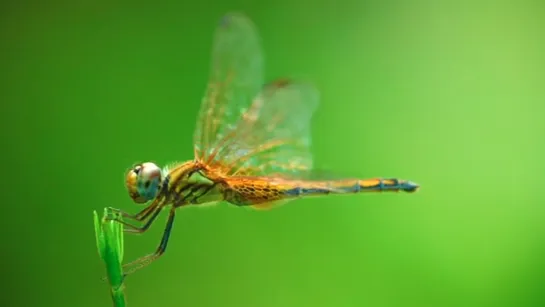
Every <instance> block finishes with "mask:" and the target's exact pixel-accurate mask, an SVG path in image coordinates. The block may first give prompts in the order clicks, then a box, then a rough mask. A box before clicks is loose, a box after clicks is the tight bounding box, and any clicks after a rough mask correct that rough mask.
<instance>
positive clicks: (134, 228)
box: [117, 207, 162, 233]
mask: <svg viewBox="0 0 545 307" xmlns="http://www.w3.org/2000/svg"><path fill="white" fill-rule="evenodd" d="M161 209H162V208H159V207H158V208H156V209H155V211H151V212H153V215H152V216H151V217H150V218H149V219H148V220H147V221H146V223H145V224H144V225H142V226H140V227H139V226H135V225H133V224H130V223H127V222H125V221H123V220H117V221H118V222H119V223H121V224H123V225H124V226H126V227H127V228H124V229H123V232H128V233H143V232H146V231H147V230H148V229H149V227H150V226H151V224H153V222H154V221H155V220H156V219H157V216H159V213H161Z"/></svg>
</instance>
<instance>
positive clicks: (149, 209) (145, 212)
mask: <svg viewBox="0 0 545 307" xmlns="http://www.w3.org/2000/svg"><path fill="white" fill-rule="evenodd" d="M157 204H158V202H157V201H154V202H153V203H151V205H149V206H147V207H146V208H144V209H143V210H141V211H140V212H138V213H136V214H131V213H127V212H125V211H123V210H121V209H117V208H112V207H109V208H108V209H109V210H110V211H111V212H113V213H115V214H120V215H121V216H122V217H123V218H126V219H130V220H136V221H139V222H141V221H143V220H145V219H146V218H147V217H148V216H149V215H150V214H152V213H153V209H155V207H157Z"/></svg>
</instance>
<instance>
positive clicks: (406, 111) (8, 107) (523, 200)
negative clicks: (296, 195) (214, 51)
mask: <svg viewBox="0 0 545 307" xmlns="http://www.w3.org/2000/svg"><path fill="white" fill-rule="evenodd" d="M231 10H239V11H243V12H244V13H246V14H247V15H248V16H250V18H252V19H253V20H254V21H255V23H256V25H257V27H258V28H259V31H260V33H261V36H262V39H263V46H264V50H265V53H266V67H267V71H266V76H267V78H268V79H271V78H275V77H278V76H299V77H304V78H306V79H309V80H312V81H313V82H315V83H316V85H317V86H318V88H319V89H320V91H321V95H322V96H321V106H320V109H319V110H318V112H317V114H316V116H315V118H314V121H313V139H314V143H313V148H314V153H315V164H316V166H317V167H319V168H322V169H323V168H327V169H332V170H333V171H335V172H337V173H339V174H343V173H345V174H354V173H356V174H358V175H360V176H361V177H363V178H366V177H375V176H384V177H391V176H395V177H400V178H404V179H410V180H414V181H416V182H418V183H420V184H421V185H422V189H421V191H420V192H419V193H417V194H413V195H409V194H404V193H399V194H376V195H354V196H340V197H325V198H318V199H308V200H299V201H297V202H293V203H290V205H287V206H283V207H281V208H279V209H277V210H273V211H267V212H254V211H251V210H242V209H240V208H236V207H232V206H227V205H220V206H217V207H213V208H206V209H200V208H189V209H186V210H183V212H182V213H180V214H179V215H178V218H177V221H176V223H175V225H174V230H173V234H172V237H171V242H170V245H169V249H168V251H167V253H166V255H165V256H164V257H163V258H162V259H161V260H159V261H158V262H156V263H154V264H153V265H152V266H150V267H148V268H146V269H144V270H142V271H140V272H138V274H135V275H133V276H131V277H130V278H129V279H128V280H127V283H126V285H127V295H128V300H129V306H134V307H136V306H163V307H167V306H237V307H242V306H252V307H255V306H258V307H267V306H282V307H284V306H286V307H287V306H341V307H342V306H374V307H375V306H376V307H378V306H545V292H544V286H545V261H544V259H545V223H544V219H545V196H543V190H542V189H543V183H544V182H545V181H544V180H543V178H544V174H545V159H544V158H543V157H545V138H544V137H545V120H544V115H545V35H543V33H544V29H545V5H544V4H543V3H542V2H540V1H525V2H524V1H511V2H505V1H504V2H498V1H480V2H470V1H468V2H455V3H454V2H434V1H384V2H381V1H353V2H348V1H341V2H334V1H315V2H303V1H291V0H277V1H268V2H261V3H260V2H258V1H236V0H227V1H219V0H218V1H209V0H203V1H195V2H191V3H189V2H180V1H170V2H162V1H161V2H147V3H146V2H129V1H125V3H122V2H116V3H114V2H109V1H103V0H99V1H72V2H66V3H65V2H60V1H59V2H53V1H48V2H47V3H44V2H38V1H35V2H30V1H19V2H16V1H11V2H3V3H2V4H1V9H0V11H1V13H0V14H1V18H0V25H1V34H0V35H1V36H0V38H1V42H2V43H1V49H0V52H1V62H0V65H1V78H2V80H1V90H0V95H1V96H0V97H1V100H2V112H1V113H2V119H3V120H2V121H1V125H2V136H3V137H2V147H3V148H4V149H3V151H2V155H3V160H4V163H6V165H5V166H4V168H3V169H4V171H5V172H4V174H3V175H2V179H3V180H2V186H3V195H4V209H3V213H4V214H3V226H2V227H3V228H4V229H3V231H2V237H3V247H2V251H3V254H4V255H3V257H4V261H3V263H2V270H3V274H2V278H3V280H4V282H5V283H6V284H5V286H4V287H3V294H2V296H1V298H0V300H1V302H0V303H2V305H3V306H110V305H111V301H110V298H109V296H108V288H107V286H106V284H104V283H102V282H101V281H100V278H101V276H103V275H104V267H103V263H101V262H100V260H99V258H98V255H97V251H96V247H95V241H94V240H95V239H94V232H93V221H92V212H93V210H99V212H102V208H103V207H105V206H114V207H118V208H122V209H124V210H127V211H131V212H136V211H138V210H140V209H141V207H138V206H137V205H134V204H132V203H131V200H130V199H129V197H128V195H127V192H126V191H125V187H124V175H125V171H126V170H127V169H128V168H129V167H130V166H132V164H133V163H135V162H141V161H149V160H151V161H155V162H156V163H158V164H160V165H163V164H165V163H169V162H173V161H183V160H187V159H191V158H192V154H193V151H192V139H193V136H192V133H193V129H194V124H195V119H196V115H197V111H198V108H199V104H200V101H201V97H202V95H203V93H204V89H205V85H206V81H207V77H208V69H209V60H210V49H211V44H212V35H213V31H214V29H215V25H216V22H217V21H218V19H219V18H220V17H221V16H222V15H223V14H224V13H225V12H227V11H231ZM165 218H166V216H164V215H163V216H162V217H161V218H160V219H159V222H158V223H157V224H156V225H155V227H153V228H152V229H151V230H150V232H149V233H147V234H146V235H143V236H128V237H126V244H125V250H126V256H125V260H126V261H129V260H132V259H134V258H137V257H139V256H141V255H143V254H146V253H149V252H151V251H153V250H154V249H155V247H156V246H157V244H158V243H159V240H160V236H161V233H162V230H163V222H164V221H165Z"/></svg>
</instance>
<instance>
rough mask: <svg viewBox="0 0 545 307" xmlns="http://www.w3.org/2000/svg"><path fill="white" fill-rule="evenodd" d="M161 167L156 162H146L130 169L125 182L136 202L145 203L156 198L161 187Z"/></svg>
mask: <svg viewBox="0 0 545 307" xmlns="http://www.w3.org/2000/svg"><path fill="white" fill-rule="evenodd" d="M161 181H162V175H161V169H160V168H159V167H158V166H157V165H155V163H151V162H146V163H141V164H137V165H135V166H134V167H133V168H132V169H130V170H129V172H128V173H127V176H126V180H125V184H126V185H127V190H128V191H129V195H130V196H131V198H132V200H133V201H134V202H135V203H138V204H143V203H146V202H148V201H150V200H152V199H154V198H155V197H156V196H157V194H158V193H159V189H160V187H161Z"/></svg>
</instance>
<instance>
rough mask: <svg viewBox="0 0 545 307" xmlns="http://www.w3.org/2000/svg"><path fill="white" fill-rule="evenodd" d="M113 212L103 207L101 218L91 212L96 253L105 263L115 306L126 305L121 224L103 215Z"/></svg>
mask: <svg viewBox="0 0 545 307" xmlns="http://www.w3.org/2000/svg"><path fill="white" fill-rule="evenodd" d="M112 214H113V213H112V212H111V211H110V210H109V209H108V208H106V209H104V215H103V218H102V219H99V217H98V214H97V212H96V211H94V212H93V215H94V222H95V235H96V241H97V248H98V254H99V256H100V258H101V259H102V261H104V264H105V265H106V278H107V279H108V282H109V284H110V292H111V296H112V300H113V303H114V306H115V307H124V306H126V300H125V292H124V288H125V286H124V284H123V266H122V261H123V224H121V223H118V222H116V221H106V220H104V217H106V216H111V215H112Z"/></svg>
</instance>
